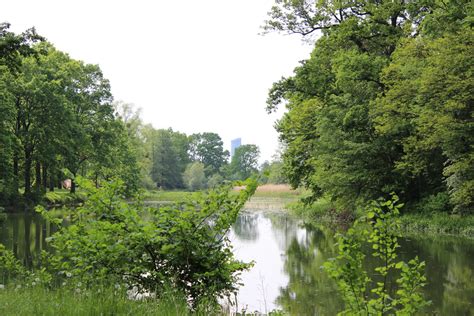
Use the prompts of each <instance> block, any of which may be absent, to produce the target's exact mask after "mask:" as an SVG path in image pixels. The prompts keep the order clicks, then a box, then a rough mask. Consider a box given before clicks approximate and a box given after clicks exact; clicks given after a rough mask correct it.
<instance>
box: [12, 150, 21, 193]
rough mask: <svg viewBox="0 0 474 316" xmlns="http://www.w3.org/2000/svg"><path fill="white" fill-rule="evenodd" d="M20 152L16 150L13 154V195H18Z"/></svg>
mask: <svg viewBox="0 0 474 316" xmlns="http://www.w3.org/2000/svg"><path fill="white" fill-rule="evenodd" d="M18 161H19V158H18V153H17V152H15V154H14V155H13V190H12V191H13V195H14V197H16V196H18V187H19V184H18Z"/></svg>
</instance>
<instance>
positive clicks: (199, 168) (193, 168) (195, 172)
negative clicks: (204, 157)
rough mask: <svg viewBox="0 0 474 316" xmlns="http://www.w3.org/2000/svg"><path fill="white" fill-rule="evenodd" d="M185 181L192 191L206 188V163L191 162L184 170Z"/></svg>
mask: <svg viewBox="0 0 474 316" xmlns="http://www.w3.org/2000/svg"><path fill="white" fill-rule="evenodd" d="M183 182H184V185H185V186H186V188H187V189H189V190H191V191H196V190H201V189H204V188H205V187H206V175H205V173H204V164H202V163H200V162H193V163H190V164H189V165H188V166H187V167H186V170H185V171H184V174H183Z"/></svg>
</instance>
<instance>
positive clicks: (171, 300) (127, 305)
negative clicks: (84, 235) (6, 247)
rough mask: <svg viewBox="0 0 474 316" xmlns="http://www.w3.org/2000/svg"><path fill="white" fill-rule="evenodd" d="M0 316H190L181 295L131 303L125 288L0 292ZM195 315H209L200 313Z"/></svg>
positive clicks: (9, 290)
mask: <svg viewBox="0 0 474 316" xmlns="http://www.w3.org/2000/svg"><path fill="white" fill-rule="evenodd" d="M0 314H1V315H5V316H17V315H18V316H28V315H48V316H53V315H78V316H79V315H81V316H82V315H83V316H88V315H188V314H191V312H190V311H189V309H188V307H187V305H186V301H185V299H184V298H183V297H180V296H179V295H176V294H174V295H168V296H166V297H165V298H163V299H161V300H154V299H144V300H132V299H130V298H129V297H128V295H127V292H126V291H125V290H124V289H123V288H118V289H116V288H115V287H103V288H100V287H98V286H97V287H95V288H94V289H86V290H84V289H81V288H80V287H78V288H72V287H69V288H67V289H66V288H61V289H60V290H51V289H47V288H44V287H21V288H10V287H7V288H4V289H0ZM196 315H207V314H206V313H205V312H197V313H196Z"/></svg>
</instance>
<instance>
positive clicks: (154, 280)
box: [0, 181, 256, 307]
mask: <svg viewBox="0 0 474 316" xmlns="http://www.w3.org/2000/svg"><path fill="white" fill-rule="evenodd" d="M81 185H82V186H83V188H84V190H86V191H88V192H89V194H90V196H89V198H88V199H87V201H86V203H85V205H84V206H81V207H79V208H78V209H77V210H75V212H74V214H73V215H72V218H71V222H70V223H69V224H68V225H65V226H60V229H59V231H58V233H56V234H54V235H53V236H52V246H53V247H54V249H55V251H54V253H53V254H52V256H51V260H50V266H49V267H50V268H51V269H50V270H51V272H52V274H53V275H54V276H59V275H60V274H61V273H63V274H64V273H67V274H68V275H70V277H71V278H72V279H73V280H77V281H80V282H82V283H83V284H85V285H86V286H91V285H96V284H97V282H100V283H103V284H117V283H118V284H121V285H126V286H128V287H133V286H134V287H136V288H138V290H139V291H140V292H144V291H147V292H150V293H155V294H156V295H157V296H158V297H159V296H160V295H162V294H165V293H166V290H168V289H169V288H172V289H176V290H179V291H180V292H181V293H183V294H184V295H185V296H186V298H187V299H188V302H190V303H192V305H193V306H194V307H197V306H198V305H199V303H200V302H207V303H211V304H212V303H213V304H217V299H218V298H219V297H226V296H227V297H228V296H230V295H231V294H233V293H235V291H236V290H237V282H238V280H239V274H240V273H241V272H242V271H243V270H245V269H247V268H248V267H249V264H246V263H243V262H240V261H238V260H236V259H235V258H234V256H233V253H232V251H231V245H230V243H229V240H228V238H227V232H228V230H229V229H230V227H231V225H232V224H233V223H234V222H235V220H236V217H237V215H238V213H239V211H240V209H241V208H242V207H243V206H244V204H245V202H246V201H247V199H248V198H249V197H250V196H251V195H252V194H253V192H254V190H255V188H256V184H255V183H248V184H247V189H246V190H244V191H242V192H241V193H240V194H239V195H238V196H235V195H233V196H230V195H229V192H230V188H229V187H226V188H222V189H220V190H217V191H211V192H209V193H208V194H206V195H205V196H203V197H202V198H201V199H199V200H197V201H193V202H190V203H184V204H181V205H180V206H177V205H172V206H167V207H159V208H145V207H144V206H143V204H141V203H140V202H137V203H134V204H131V203H129V202H127V201H124V200H123V199H122V198H121V196H122V195H123V193H124V191H123V189H124V188H123V182H121V181H113V182H111V183H104V185H103V186H102V187H101V188H100V189H96V188H95V186H94V185H93V184H92V183H88V182H84V181H83V182H81ZM143 212H147V214H148V215H149V216H147V218H144V217H143V216H142V215H143ZM42 213H43V214H45V215H46V216H47V212H46V211H45V210H42ZM210 223H212V225H211V224H210ZM0 251H1V249H0ZM0 258H1V256H0ZM0 264H1V262H0ZM58 272H61V273H58ZM100 283H99V284H100ZM206 300H208V301H206Z"/></svg>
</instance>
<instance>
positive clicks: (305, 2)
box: [264, 0, 474, 216]
mask: <svg viewBox="0 0 474 316" xmlns="http://www.w3.org/2000/svg"><path fill="white" fill-rule="evenodd" d="M473 9H474V7H473V4H472V2H471V1H398V2H394V1H375V2H374V1H350V2H347V1H342V2H341V1H312V0H297V1H286V0H285V1H276V2H275V5H274V7H273V8H272V10H271V12H270V13H269V19H268V21H266V23H265V26H264V29H265V30H266V31H281V32H285V33H289V34H295V33H296V34H302V35H303V36H305V37H306V39H307V40H311V39H313V38H317V40H316V42H315V46H314V50H313V52H312V54H311V56H310V58H309V59H308V60H306V61H304V62H302V63H301V65H300V66H299V67H297V68H296V69H295V71H294V75H293V76H292V77H289V78H283V79H281V80H280V81H278V82H276V83H275V84H274V85H273V87H272V89H271V90H270V93H269V98H268V106H267V110H268V111H273V110H274V109H275V108H277V107H278V106H280V105H281V104H285V105H286V108H287V110H288V111H287V113H286V114H284V116H283V118H282V119H281V120H280V121H279V122H278V123H277V130H278V132H279V133H280V138H281V140H282V142H283V144H284V148H285V151H284V153H283V161H284V170H285V172H286V174H287V176H288V179H289V181H290V183H291V184H292V185H293V186H294V187H300V186H301V187H306V188H308V189H310V190H311V192H312V194H313V201H315V200H317V199H318V198H319V197H322V196H323V197H324V198H325V199H326V198H327V199H330V200H331V202H332V204H334V205H335V207H336V208H337V209H338V210H340V211H344V210H348V211H349V212H353V211H354V210H356V209H358V208H360V207H362V206H364V205H366V203H367V201H370V200H372V199H375V198H378V197H379V196H384V197H388V195H389V193H390V192H397V193H398V194H399V195H400V197H401V199H402V200H404V201H406V202H407V204H409V205H410V207H409V208H407V209H406V210H404V212H407V211H412V210H414V209H415V208H414V207H412V206H413V205H415V204H417V203H418V205H420V204H421V203H422V202H429V203H431V202H433V203H435V204H436V203H438V202H439V203H441V204H443V205H444V206H445V207H446V208H444V207H443V209H442V212H448V213H456V214H461V215H463V216H464V215H468V214H473V212H474V204H473V197H474V185H473V184H474V154H473V148H474V147H473V144H474V142H473V140H474V124H473V120H472V118H473V112H472V111H473V107H472V101H473V100H472V91H473V90H474V81H473V80H472V78H473V76H472V72H473V59H472V56H473V45H472V42H473V35H474V34H473V31H472V14H473ZM313 34H317V36H314V37H312V36H311V35H313ZM319 35H320V36H319ZM445 197H447V199H445ZM435 200H437V201H435ZM438 206H439V205H438ZM438 206H436V207H437V208H438V209H439V207H438ZM317 208H318V207H317Z"/></svg>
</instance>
